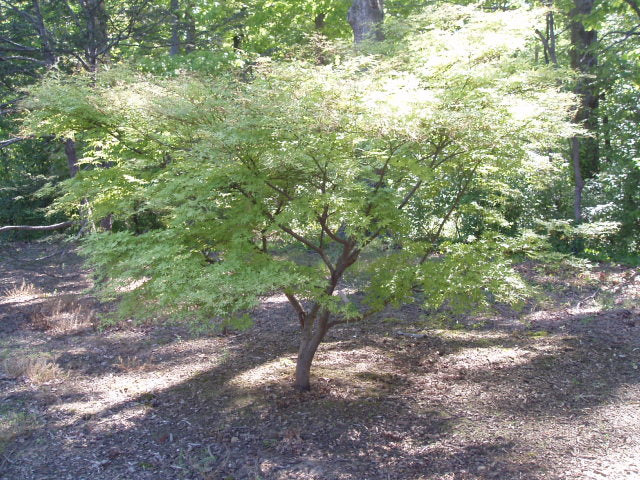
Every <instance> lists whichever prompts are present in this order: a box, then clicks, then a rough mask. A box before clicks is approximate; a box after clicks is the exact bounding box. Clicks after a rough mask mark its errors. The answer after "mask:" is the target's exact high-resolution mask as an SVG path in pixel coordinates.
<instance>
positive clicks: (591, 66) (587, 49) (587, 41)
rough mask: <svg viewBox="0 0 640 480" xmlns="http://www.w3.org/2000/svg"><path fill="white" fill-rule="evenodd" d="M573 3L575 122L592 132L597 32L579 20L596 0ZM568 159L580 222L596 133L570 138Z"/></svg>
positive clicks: (595, 160) (595, 155)
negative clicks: (576, 108)
mask: <svg viewBox="0 0 640 480" xmlns="http://www.w3.org/2000/svg"><path fill="white" fill-rule="evenodd" d="M573 3H574V6H575V8H573V9H572V10H571V12H569V17H570V19H571V23H570V30H571V52H570V53H571V67H572V68H574V69H575V70H576V71H577V72H578V73H579V74H580V78H579V79H578V83H577V85H576V88H575V92H576V93H577V94H578V95H579V96H580V105H579V108H578V111H577V113H576V116H575V119H574V121H575V122H576V123H578V124H580V125H582V126H584V127H585V128H586V129H587V130H589V131H590V132H593V133H595V132H596V130H597V127H598V124H597V120H596V118H595V110H596V109H597V108H598V97H599V95H598V91H597V86H596V84H595V79H594V78H592V75H593V74H594V73H595V69H596V67H597V64H598V58H597V56H596V54H595V52H594V51H593V47H594V44H595V43H596V41H597V37H598V34H597V32H596V31H594V30H587V29H586V28H585V26H584V24H583V23H582V22H581V21H580V17H581V16H582V15H589V14H590V13H591V12H592V10H593V6H594V3H595V0H573ZM571 161H572V163H573V171H574V182H575V195H574V219H575V221H576V223H580V222H581V221H582V190H583V188H584V180H585V179H586V178H591V177H593V176H594V175H595V174H596V173H597V172H598V170H599V163H600V161H599V149H598V140H597V138H596V137H595V135H594V137H583V138H577V137H574V138H573V139H572V142H571Z"/></svg>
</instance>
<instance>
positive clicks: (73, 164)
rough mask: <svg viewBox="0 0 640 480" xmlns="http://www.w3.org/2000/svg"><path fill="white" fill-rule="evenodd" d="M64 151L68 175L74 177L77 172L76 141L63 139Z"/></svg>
mask: <svg viewBox="0 0 640 480" xmlns="http://www.w3.org/2000/svg"><path fill="white" fill-rule="evenodd" d="M64 153H65V154H66V155H67V165H68V166H69V176H70V177H72V178H73V177H75V176H76V175H77V174H78V170H79V168H78V154H77V152H76V142H74V141H73V140H72V139H70V138H67V139H66V140H65V141H64Z"/></svg>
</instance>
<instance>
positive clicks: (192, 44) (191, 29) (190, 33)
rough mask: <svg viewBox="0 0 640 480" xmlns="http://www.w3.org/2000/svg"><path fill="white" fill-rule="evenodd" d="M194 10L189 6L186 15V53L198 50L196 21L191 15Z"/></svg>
mask: <svg viewBox="0 0 640 480" xmlns="http://www.w3.org/2000/svg"><path fill="white" fill-rule="evenodd" d="M192 10H193V6H189V7H188V9H187V11H186V12H185V15H184V26H185V34H186V39H185V46H184V50H185V52H187V53H189V52H193V51H194V50H195V49H196V43H197V41H198V33H197V31H196V19H195V18H193V15H192V14H191V12H192Z"/></svg>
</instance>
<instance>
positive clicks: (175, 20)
mask: <svg viewBox="0 0 640 480" xmlns="http://www.w3.org/2000/svg"><path fill="white" fill-rule="evenodd" d="M179 8H180V5H179V4H178V0H171V3H170V5H169V9H170V10H171V49H170V50H169V55H171V56H174V55H177V54H178V53H180V14H179V12H178V10H179Z"/></svg>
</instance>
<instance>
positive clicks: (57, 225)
mask: <svg viewBox="0 0 640 480" xmlns="http://www.w3.org/2000/svg"><path fill="white" fill-rule="evenodd" d="M71 225H73V222H71V221H68V222H60V223H54V224H53V225H7V226H5V227H0V233H2V232H8V231H10V230H29V231H36V232H45V231H48V230H62V229H63V228H68V227H70V226H71Z"/></svg>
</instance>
